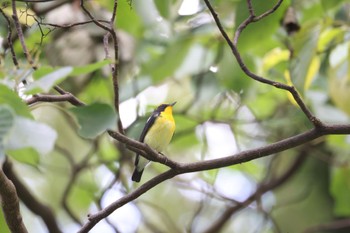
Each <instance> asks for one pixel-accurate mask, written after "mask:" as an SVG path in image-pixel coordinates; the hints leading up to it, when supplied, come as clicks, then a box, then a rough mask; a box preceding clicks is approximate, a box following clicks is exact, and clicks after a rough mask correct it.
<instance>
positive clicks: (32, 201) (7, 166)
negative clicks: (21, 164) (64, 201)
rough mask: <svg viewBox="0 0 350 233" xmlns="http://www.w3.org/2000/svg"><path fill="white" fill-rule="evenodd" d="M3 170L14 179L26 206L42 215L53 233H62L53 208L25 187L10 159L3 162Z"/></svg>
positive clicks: (13, 181)
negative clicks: (40, 200)
mask: <svg viewBox="0 0 350 233" xmlns="http://www.w3.org/2000/svg"><path fill="white" fill-rule="evenodd" d="M3 170H4V173H5V174H6V176H7V177H8V178H9V179H10V180H11V181H12V183H13V184H14V186H15V187H16V190H17V192H18V196H19V198H20V199H21V201H22V202H23V203H24V204H25V206H26V207H27V208H28V209H29V210H30V211H32V212H33V213H34V214H36V215H38V216H40V217H41V218H42V220H43V222H44V223H45V225H46V227H47V229H48V230H49V232H51V233H61V232H62V231H61V230H60V228H59V226H58V223H57V222H56V219H55V215H54V213H53V212H52V210H51V209H50V208H49V207H48V206H46V205H44V204H43V203H41V202H39V201H38V200H37V199H36V198H35V197H34V196H33V194H31V193H30V191H29V190H28V189H27V187H25V185H24V184H23V183H22V182H21V181H20V179H19V178H18V177H17V174H16V173H15V172H14V171H13V169H12V164H11V162H10V161H9V160H6V161H5V163H4V164H3Z"/></svg>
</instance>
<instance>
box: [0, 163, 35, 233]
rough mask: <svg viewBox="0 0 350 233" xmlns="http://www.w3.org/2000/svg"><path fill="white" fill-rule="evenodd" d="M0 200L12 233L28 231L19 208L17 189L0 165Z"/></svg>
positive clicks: (25, 232) (26, 232)
mask: <svg viewBox="0 0 350 233" xmlns="http://www.w3.org/2000/svg"><path fill="white" fill-rule="evenodd" d="M0 187H1V188H0V201H1V207H2V210H3V213H4V215H5V219H6V222H7V226H8V227H9V229H10V231H11V232H12V233H28V231H27V229H26V227H25V225H24V223H23V221H22V216H21V213H20V210H19V200H18V196H17V191H16V188H15V186H14V185H13V183H12V182H11V181H10V180H9V179H8V178H7V177H6V175H5V173H4V171H3V170H2V168H1V167H0Z"/></svg>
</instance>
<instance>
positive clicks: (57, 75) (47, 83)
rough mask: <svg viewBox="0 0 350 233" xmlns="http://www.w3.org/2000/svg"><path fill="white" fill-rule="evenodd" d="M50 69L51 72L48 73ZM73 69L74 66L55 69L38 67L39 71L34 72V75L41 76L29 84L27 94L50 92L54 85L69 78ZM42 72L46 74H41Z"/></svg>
mask: <svg viewBox="0 0 350 233" xmlns="http://www.w3.org/2000/svg"><path fill="white" fill-rule="evenodd" d="M52 69H53V68H52ZM48 71H49V73H47V72H48ZM50 71H51V72H50ZM72 71H73V68H72V67H70V66H67V67H62V68H59V69H56V70H53V71H52V70H51V69H50V68H43V69H38V71H35V72H34V77H38V76H40V78H39V79H38V80H36V81H34V82H32V83H30V84H29V85H28V86H27V89H26V94H36V93H39V92H48V91H49V90H50V89H51V88H52V87H53V86H54V85H56V84H58V83H60V82H62V81H63V80H64V79H65V78H67V77H68V75H69V74H71V73H72ZM42 74H44V75H43V76H41V75H42Z"/></svg>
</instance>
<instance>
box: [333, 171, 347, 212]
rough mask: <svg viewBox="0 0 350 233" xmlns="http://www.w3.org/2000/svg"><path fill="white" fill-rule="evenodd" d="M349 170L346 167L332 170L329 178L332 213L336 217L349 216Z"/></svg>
mask: <svg viewBox="0 0 350 233" xmlns="http://www.w3.org/2000/svg"><path fill="white" fill-rule="evenodd" d="M349 176H350V169H349V168H347V167H336V168H333V172H332V177H331V194H332V196H333V198H334V200H335V202H334V211H335V213H336V215H337V216H342V217H344V216H347V217H348V216H350V199H349V193H350V181H349Z"/></svg>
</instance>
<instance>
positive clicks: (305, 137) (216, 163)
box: [79, 125, 350, 233]
mask: <svg viewBox="0 0 350 233" xmlns="http://www.w3.org/2000/svg"><path fill="white" fill-rule="evenodd" d="M109 134H110V135H111V136H112V137H114V138H115V139H117V140H118V141H121V142H123V143H125V144H126V145H127V146H129V147H130V149H132V148H136V149H138V150H142V151H145V152H147V153H148V152H149V149H150V148H149V147H148V146H147V145H145V144H143V143H140V142H137V141H135V140H133V139H130V138H128V137H126V136H124V135H122V134H120V133H118V132H113V131H109ZM328 134H350V125H329V126H327V125H326V126H322V128H314V129H311V130H309V131H307V132H304V133H301V134H298V135H296V136H293V137H290V138H287V139H283V140H281V141H278V142H275V143H272V144H270V145H267V146H263V147H259V148H256V149H251V150H246V151H242V152H239V153H237V154H235V155H231V156H227V157H224V158H219V159H212V160H206V161H200V162H195V163H177V162H174V161H171V160H169V159H167V161H164V159H163V158H162V157H161V156H155V157H153V152H152V156H149V155H147V156H145V157H146V158H147V159H148V158H150V157H152V158H153V160H154V161H157V162H160V163H163V164H171V167H173V168H171V169H170V170H168V171H166V172H164V173H162V174H160V175H158V176H156V177H154V178H153V179H151V180H149V181H148V182H146V183H145V184H143V185H142V186H140V187H139V188H137V189H136V190H135V191H133V192H131V193H129V194H127V195H125V196H123V197H122V198H120V199H119V200H117V201H115V202H113V203H112V204H111V205H109V206H107V207H106V208H105V209H103V210H101V211H99V212H97V213H96V214H93V215H90V216H89V221H88V222H87V223H86V224H85V225H84V226H83V227H82V228H81V230H80V231H79V232H80V233H83V232H88V231H89V230H90V229H92V228H93V227H94V226H95V225H96V224H97V223H98V222H99V221H101V220H102V219H103V218H105V217H107V216H108V215H110V214H111V213H112V212H113V211H115V210H117V209H118V208H120V207H121V206H123V205H125V204H126V203H129V202H130V201H133V200H135V199H136V198H137V197H139V196H140V195H141V194H143V193H145V192H146V191H148V190H150V189H151V188H153V187H155V186H157V185H158V184H160V183H161V182H163V181H165V180H167V179H170V178H172V177H174V176H176V175H179V174H184V173H190V172H198V171H204V170H210V169H217V168H222V167H227V166H231V165H235V164H240V163H244V162H248V161H251V160H254V159H257V158H261V157H265V156H268V155H271V154H274V153H278V152H282V151H284V150H288V149H290V148H294V147H297V146H300V145H302V144H305V143H307V142H310V141H312V140H314V139H316V138H319V137H321V136H324V135H328ZM159 159H160V160H159Z"/></svg>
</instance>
